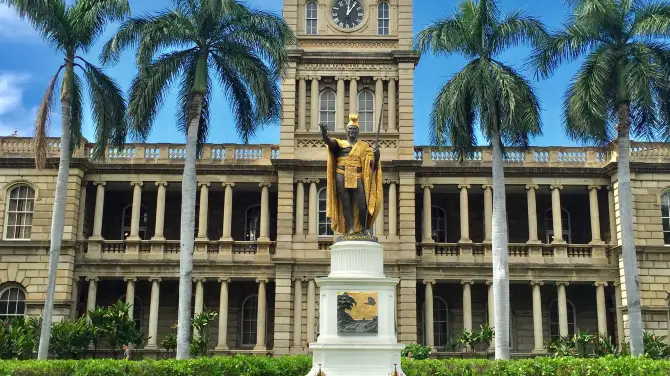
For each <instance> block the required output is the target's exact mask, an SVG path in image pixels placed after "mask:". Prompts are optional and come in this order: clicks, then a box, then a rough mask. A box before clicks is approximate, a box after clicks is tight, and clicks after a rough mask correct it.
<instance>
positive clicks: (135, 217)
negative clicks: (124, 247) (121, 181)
mask: <svg viewBox="0 0 670 376" xmlns="http://www.w3.org/2000/svg"><path fill="white" fill-rule="evenodd" d="M130 185H131V186H132V187H133V206H132V212H131V217H130V236H128V240H140V211H141V210H142V186H143V185H144V183H143V182H141V181H134V182H131V183H130Z"/></svg>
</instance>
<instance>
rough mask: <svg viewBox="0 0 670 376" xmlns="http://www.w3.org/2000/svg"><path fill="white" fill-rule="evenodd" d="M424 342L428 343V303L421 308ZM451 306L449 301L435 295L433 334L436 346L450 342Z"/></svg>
mask: <svg viewBox="0 0 670 376" xmlns="http://www.w3.org/2000/svg"><path fill="white" fill-rule="evenodd" d="M421 327H422V329H423V330H422V331H423V336H422V342H423V344H424V345H425V344H426V336H428V335H430V333H427V332H426V305H425V302H424V306H423V309H422V310H421ZM449 329H450V325H449V306H448V305H447V301H446V300H444V299H442V298H441V297H439V296H434V297H433V336H434V344H435V347H444V346H446V345H447V344H448V343H449Z"/></svg>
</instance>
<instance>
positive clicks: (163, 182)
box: [154, 181, 168, 187]
mask: <svg viewBox="0 0 670 376" xmlns="http://www.w3.org/2000/svg"><path fill="white" fill-rule="evenodd" d="M154 184H155V185H156V187H160V186H163V187H167V185H168V182H166V181H157V182H155V183H154Z"/></svg>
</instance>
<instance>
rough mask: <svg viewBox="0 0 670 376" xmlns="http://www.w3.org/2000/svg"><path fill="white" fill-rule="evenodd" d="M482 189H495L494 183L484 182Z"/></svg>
mask: <svg viewBox="0 0 670 376" xmlns="http://www.w3.org/2000/svg"><path fill="white" fill-rule="evenodd" d="M482 189H483V190H487V189H493V185H492V184H482Z"/></svg>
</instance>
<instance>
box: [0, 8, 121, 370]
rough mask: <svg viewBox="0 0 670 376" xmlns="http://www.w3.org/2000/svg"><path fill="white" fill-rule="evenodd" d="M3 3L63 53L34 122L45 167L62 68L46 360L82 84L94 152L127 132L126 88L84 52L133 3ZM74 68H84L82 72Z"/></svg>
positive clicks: (38, 159) (43, 344) (43, 338)
mask: <svg viewBox="0 0 670 376" xmlns="http://www.w3.org/2000/svg"><path fill="white" fill-rule="evenodd" d="M0 3H5V4H7V5H9V6H10V7H12V8H14V9H15V10H17V11H18V12H19V14H20V15H21V16H22V17H23V18H25V19H27V20H28V21H29V22H30V23H31V24H32V26H33V27H34V28H35V30H37V31H38V32H39V33H40V34H41V36H42V38H43V39H44V40H45V41H47V42H48V43H49V44H50V45H51V46H52V47H53V48H55V49H56V51H58V52H59V53H62V54H63V58H64V61H63V64H61V65H60V66H59V67H58V69H57V70H56V74H55V75H54V76H53V77H52V78H51V81H50V82H49V84H48V86H47V90H46V93H44V96H43V97H42V101H41V102H40V105H39V107H38V110H37V119H36V121H35V163H36V166H37V168H39V169H42V168H44V167H45V165H46V158H47V130H48V125H49V117H50V113H51V111H52V109H53V106H54V103H55V99H56V95H54V94H55V91H56V89H57V85H58V78H59V76H60V74H61V72H62V77H61V82H60V105H61V143H60V161H59V166H58V180H57V182H56V195H55V198H54V206H53V216H52V218H51V234H50V246H49V254H50V257H49V278H48V280H47V293H46V301H45V302H44V311H43V315H42V326H41V333H40V345H39V349H38V352H37V355H38V358H39V359H47V357H48V353H49V340H50V336H51V322H52V318H51V315H52V311H53V304H54V294H55V291H56V270H57V269H58V259H59V256H60V248H61V241H62V239H63V226H64V221H65V205H66V199H67V181H68V175H69V170H70V156H71V154H72V151H73V150H74V149H75V148H77V147H78V146H79V144H80V142H81V127H82V113H83V111H82V106H83V101H84V93H83V92H82V90H83V89H84V87H83V86H84V84H85V85H86V86H88V91H89V96H88V97H89V101H90V103H91V106H92V114H93V120H94V125H95V132H96V146H95V149H94V152H95V156H97V157H100V156H102V155H104V151H105V148H106V147H107V145H108V144H109V143H111V144H113V145H122V144H123V141H124V140H125V137H126V122H125V113H126V103H125V100H124V97H123V92H122V91H121V90H120V89H119V87H118V86H117V85H116V83H114V81H113V80H112V79H111V78H110V77H108V76H107V75H106V74H105V73H104V72H103V71H102V70H101V69H100V68H98V67H96V66H95V65H93V64H91V63H89V62H88V61H87V60H85V59H84V58H83V57H82V55H81V54H82V53H86V52H87V51H88V50H89V49H90V48H91V47H92V46H93V44H94V43H95V41H96V39H97V38H98V37H99V36H100V34H101V33H102V32H103V30H104V28H105V26H106V24H107V23H109V22H112V21H115V20H120V19H123V18H125V17H126V16H127V15H128V14H129V13H130V7H129V5H128V1H127V0H76V1H74V2H71V4H70V5H67V4H66V3H65V1H64V0H0ZM75 68H77V69H80V70H81V73H78V72H77V71H76V70H75ZM81 76H83V78H84V79H83V80H82V77H81ZM80 219H81V218H80Z"/></svg>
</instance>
